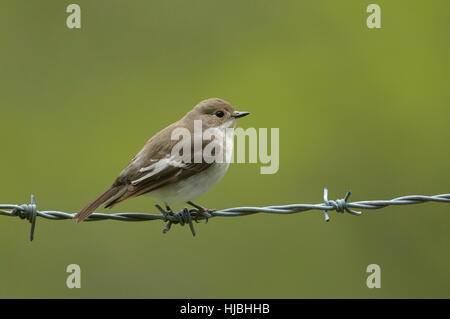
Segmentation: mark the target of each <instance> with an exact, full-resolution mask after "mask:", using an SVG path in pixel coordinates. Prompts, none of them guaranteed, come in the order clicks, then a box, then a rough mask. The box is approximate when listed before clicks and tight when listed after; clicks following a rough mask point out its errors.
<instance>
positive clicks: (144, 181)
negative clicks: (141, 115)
mask: <svg viewBox="0 0 450 319" xmlns="http://www.w3.org/2000/svg"><path fill="white" fill-rule="evenodd" d="M176 125H177V123H174V124H172V125H170V126H168V127H166V128H165V129H164V130H162V131H160V132H159V133H157V134H156V135H155V136H153V137H152V138H151V139H150V140H149V141H148V142H147V143H146V144H145V146H144V147H143V148H142V150H141V151H140V152H139V153H138V154H137V155H136V156H135V157H134V158H133V159H132V160H131V162H130V163H129V164H128V165H127V167H126V168H125V169H124V170H123V171H122V172H121V173H120V175H119V177H118V178H117V179H116V181H115V182H114V184H113V185H112V186H111V187H110V188H109V189H108V190H106V191H105V192H103V193H102V194H101V195H99V196H98V197H97V198H96V199H95V200H94V201H93V202H91V203H90V204H89V205H87V206H86V207H84V208H83V209H82V210H81V211H80V212H79V213H78V214H77V215H76V216H75V217H74V220H75V221H77V222H78V223H79V222H82V221H83V220H84V219H86V218H87V217H88V216H89V215H90V214H92V213H93V212H94V211H95V210H96V209H97V208H98V207H100V206H101V205H105V207H113V206H114V205H116V204H117V203H120V202H123V201H124V200H126V199H128V198H131V197H136V196H138V195H142V194H145V193H148V192H150V191H152V190H155V189H157V188H159V187H162V186H165V185H167V184H170V183H173V182H176V181H178V180H180V179H183V178H187V177H189V176H192V175H194V174H196V173H199V172H201V171H203V170H205V169H206V168H208V167H209V166H211V165H212V163H206V162H204V161H203V156H200V157H199V158H201V159H202V161H201V162H199V163H196V162H195V160H194V159H195V158H197V157H198V155H197V157H196V156H195V150H194V147H193V146H192V147H191V152H190V153H191V160H190V161H187V162H183V161H182V160H177V159H176V157H174V156H172V155H171V150H172V148H173V146H174V145H175V144H176V143H178V142H179V141H177V140H172V139H171V132H172V130H173V129H174V127H176ZM207 143H209V142H208V141H206V140H203V147H204V146H205V145H206V144H207ZM203 147H202V149H203ZM201 155H203V154H201Z"/></svg>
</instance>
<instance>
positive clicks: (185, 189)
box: [148, 163, 229, 205]
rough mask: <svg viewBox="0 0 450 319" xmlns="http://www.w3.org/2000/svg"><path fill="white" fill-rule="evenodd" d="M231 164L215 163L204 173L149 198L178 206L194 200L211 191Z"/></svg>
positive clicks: (149, 194)
mask: <svg viewBox="0 0 450 319" xmlns="http://www.w3.org/2000/svg"><path fill="white" fill-rule="evenodd" d="M228 166H229V163H214V164H213V165H212V166H210V167H208V168H207V169H205V170H204V171H202V172H200V173H198V174H196V175H193V176H191V177H188V178H186V179H184V180H181V181H178V182H175V183H172V184H169V185H167V186H164V187H161V188H158V189H155V190H154V191H152V192H150V193H148V196H150V197H152V198H154V199H157V200H161V201H163V202H166V203H167V204H169V205H176V204H180V203H184V202H187V201H190V200H193V199H195V198H197V197H200V196H201V195H203V194H205V193H206V192H207V191H209V190H210V189H211V188H212V187H213V186H214V185H216V184H217V183H218V182H219V181H220V180H221V179H222V177H223V175H225V173H226V172H227V169H228Z"/></svg>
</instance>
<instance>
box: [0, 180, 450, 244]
mask: <svg viewBox="0 0 450 319" xmlns="http://www.w3.org/2000/svg"><path fill="white" fill-rule="evenodd" d="M350 194H351V193H350V192H347V194H346V195H345V197H344V198H343V199H337V200H328V189H327V188H325V189H324V202H323V203H320V204H291V205H279V206H267V207H235V208H227V209H222V210H208V211H203V212H202V211H200V210H199V209H197V208H191V209H188V208H184V209H183V210H181V211H179V212H177V213H173V212H167V211H165V210H164V209H163V208H161V206H159V205H155V206H156V208H157V209H158V210H159V211H160V212H161V214H153V213H115V214H102V213H93V214H92V215H90V216H89V217H88V218H87V219H86V221H88V222H92V221H101V220H107V219H111V220H117V221H128V222H140V221H150V220H157V219H159V220H162V221H164V222H166V223H167V224H166V226H165V227H164V229H163V233H166V232H167V231H168V230H170V227H171V226H172V224H180V225H185V224H188V225H189V228H190V230H191V232H192V235H193V236H195V228H194V224H193V221H194V222H198V221H199V220H202V219H206V221H208V219H209V218H212V217H218V216H221V217H237V216H246V215H252V214H256V213H268V214H281V215H286V214H294V213H301V212H306V211H309V210H321V211H323V213H324V215H325V220H326V221H329V220H330V217H329V215H328V211H336V212H338V213H344V212H346V213H349V214H352V215H357V216H358V215H361V212H359V211H355V210H353V209H352V208H355V209H380V208H384V207H387V206H390V205H412V204H421V203H425V202H439V203H450V194H441V195H434V196H424V195H409V196H401V197H397V198H393V199H391V200H372V201H360V202H353V203H349V202H348V198H349V196H350ZM0 215H3V216H15V217H20V218H21V219H26V220H28V221H29V222H30V223H31V230H30V240H31V241H32V240H33V238H34V229H35V225H36V219H37V217H43V218H46V219H52V220H62V219H72V218H73V217H74V216H75V214H69V213H64V212H59V211H38V210H37V208H36V203H35V199H34V196H33V195H31V202H30V204H23V205H1V204H0Z"/></svg>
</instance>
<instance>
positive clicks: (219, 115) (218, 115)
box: [216, 111, 225, 117]
mask: <svg viewBox="0 0 450 319" xmlns="http://www.w3.org/2000/svg"><path fill="white" fill-rule="evenodd" d="M224 115H225V114H224V113H223V112H222V111H217V112H216V116H217V117H223V116H224Z"/></svg>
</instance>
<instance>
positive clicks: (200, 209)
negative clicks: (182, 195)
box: [186, 201, 215, 223]
mask: <svg viewBox="0 0 450 319" xmlns="http://www.w3.org/2000/svg"><path fill="white" fill-rule="evenodd" d="M186 203H187V204H189V205H191V206H192V207H195V208H197V209H198V214H197V215H196V216H195V218H194V220H195V222H197V223H198V217H199V216H203V217H205V219H206V222H208V218H209V216H210V215H209V213H212V212H214V211H215V210H214V209H208V208H205V207H203V206H200V205H197V204H195V203H193V202H191V201H188V202H186Z"/></svg>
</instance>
